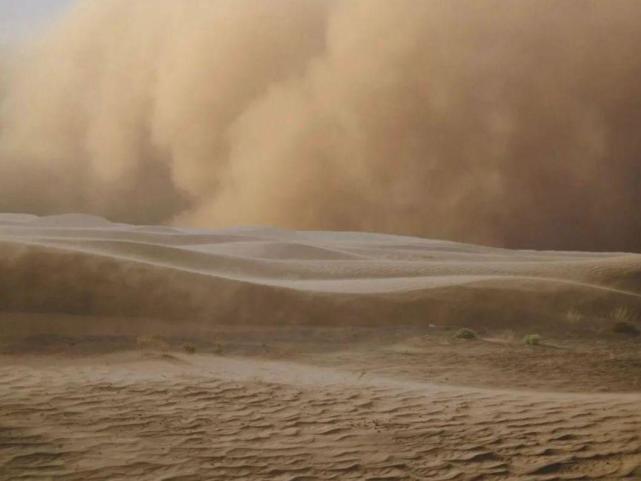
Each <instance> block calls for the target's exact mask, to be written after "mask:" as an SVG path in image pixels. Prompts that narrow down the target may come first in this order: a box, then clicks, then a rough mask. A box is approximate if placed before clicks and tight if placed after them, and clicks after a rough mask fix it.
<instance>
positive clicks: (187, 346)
mask: <svg viewBox="0 0 641 481" xmlns="http://www.w3.org/2000/svg"><path fill="white" fill-rule="evenodd" d="M183 351H185V352H186V353H187V354H196V346H194V345H193V344H184V345H183Z"/></svg>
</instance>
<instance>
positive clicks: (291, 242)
mask: <svg viewBox="0 0 641 481" xmlns="http://www.w3.org/2000/svg"><path fill="white" fill-rule="evenodd" d="M0 272H1V273H2V275H1V276H0V326H1V329H0V353H1V355H0V479H2V480H4V479H6V480H20V479H23V480H26V479H47V480H48V479H62V480H67V479H70V480H71V479H77V480H94V479H95V480H98V479H100V480H103V479H104V480H125V479H127V480H131V479H136V480H138V479H140V480H154V481H155V480H165V481H168V480H174V481H178V480H182V481H186V480H210V479H220V480H231V479H247V480H291V481H293V480H304V479H309V480H315V479H335V480H343V479H358V480H361V479H367V480H377V479H378V480H382V479H385V480H393V479H399V480H405V479H409V480H413V479H430V480H431V479H452V480H472V479H474V480H481V479H490V480H494V479H497V480H503V479H505V480H507V479H514V480H521V479H523V480H525V479H527V480H553V479H641V341H640V337H639V336H638V335H637V334H638V332H637V329H638V328H639V326H640V324H639V313H640V312H641V256H639V255H631V254H623V253H599V254H595V253H578V252H577V253H568V252H533V251H511V250H504V249H495V248H488V247H479V246H472V245H465V244H458V243H453V242H445V241H433V240H424V239H417V238H408V237H399V236H389V235H376V234H362V233H333V232H291V231H280V230H274V229H268V228H245V229H229V230H218V231H204V230H194V229H178V228H170V227H157V226H150V227H140V226H128V225H120V224H111V223H109V222H107V221H105V220H104V219H100V218H94V217H89V216H80V215H69V216H57V217H50V218H38V217H33V216H22V215H2V216H0ZM460 328H470V329H474V330H475V331H476V333H477V336H478V338H477V339H474V340H464V339H459V338H458V337H457V335H456V333H457V330H458V329H460ZM530 334H538V335H541V336H542V338H541V341H540V344H539V345H525V344H524V343H523V341H522V339H523V337H524V336H526V335H530Z"/></svg>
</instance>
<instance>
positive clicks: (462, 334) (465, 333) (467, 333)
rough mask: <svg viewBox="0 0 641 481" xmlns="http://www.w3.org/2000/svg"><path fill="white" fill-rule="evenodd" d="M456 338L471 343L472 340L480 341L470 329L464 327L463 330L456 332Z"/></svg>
mask: <svg viewBox="0 0 641 481" xmlns="http://www.w3.org/2000/svg"><path fill="white" fill-rule="evenodd" d="M454 337H455V338H456V339H465V340H468V341H471V340H475V339H478V337H479V336H478V334H476V332H475V331H473V330H472V329H468V328H466V327H464V328H463V329H459V330H458V331H456V333H454Z"/></svg>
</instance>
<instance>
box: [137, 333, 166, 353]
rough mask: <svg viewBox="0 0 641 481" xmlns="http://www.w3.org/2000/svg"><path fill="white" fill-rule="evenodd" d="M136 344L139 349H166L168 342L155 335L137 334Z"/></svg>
mask: <svg viewBox="0 0 641 481" xmlns="http://www.w3.org/2000/svg"><path fill="white" fill-rule="evenodd" d="M136 344H137V345H138V348H139V349H143V350H151V351H168V350H169V343H168V342H167V341H165V340H164V339H161V338H159V337H155V336H138V337H137V338H136Z"/></svg>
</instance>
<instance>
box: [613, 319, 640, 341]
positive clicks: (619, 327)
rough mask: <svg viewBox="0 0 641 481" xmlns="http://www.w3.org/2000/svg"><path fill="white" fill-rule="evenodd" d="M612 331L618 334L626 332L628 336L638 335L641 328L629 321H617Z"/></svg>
mask: <svg viewBox="0 0 641 481" xmlns="http://www.w3.org/2000/svg"><path fill="white" fill-rule="evenodd" d="M612 331H613V332H615V333H616V334H624V335H626V336H632V337H637V336H639V335H641V329H639V328H638V327H637V326H635V325H634V324H632V323H631V322H627V321H618V322H615V323H614V325H613V326H612Z"/></svg>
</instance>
